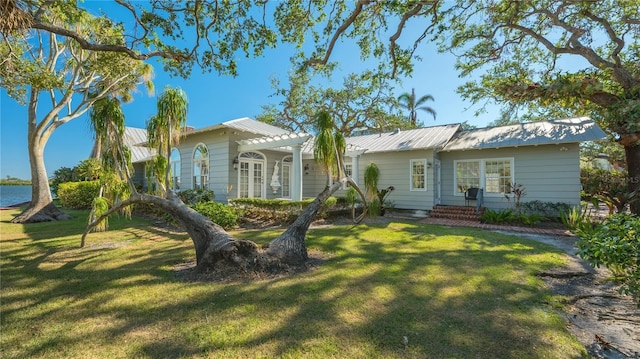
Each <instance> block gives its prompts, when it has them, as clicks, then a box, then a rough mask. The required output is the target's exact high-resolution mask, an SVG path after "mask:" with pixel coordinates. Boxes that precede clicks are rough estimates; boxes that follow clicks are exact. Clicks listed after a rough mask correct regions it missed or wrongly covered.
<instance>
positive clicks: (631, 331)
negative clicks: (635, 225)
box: [517, 233, 640, 359]
mask: <svg viewBox="0 0 640 359" xmlns="http://www.w3.org/2000/svg"><path fill="white" fill-rule="evenodd" d="M517 235H520V236H523V237H526V238H530V239H533V240H537V241H540V242H544V243H547V244H551V245H554V246H556V247H558V248H561V249H562V250H564V251H565V252H566V253H568V254H569V257H570V260H569V263H568V264H567V265H566V266H564V267H560V268H555V269H553V270H551V271H547V272H544V273H539V274H538V275H539V276H540V278H542V280H543V281H544V282H545V283H546V285H547V286H548V287H549V288H550V289H551V292H552V293H553V294H554V295H558V296H562V297H564V298H565V299H564V300H563V301H562V304H564V308H563V311H562V312H561V313H560V314H561V315H562V316H563V317H564V318H565V320H566V321H567V327H568V329H569V331H570V332H571V333H572V334H573V335H575V336H576V338H578V340H580V342H582V343H583V344H584V345H585V347H586V349H587V351H588V352H589V354H590V355H592V356H593V357H594V358H607V359H618V358H620V359H624V358H640V309H639V308H638V306H637V304H636V303H635V302H634V301H633V299H632V298H631V297H630V296H626V295H622V294H620V293H619V291H618V289H619V288H620V285H619V283H617V282H615V281H612V280H611V277H612V276H611V273H610V272H609V271H608V270H607V269H605V268H593V267H592V266H590V265H589V264H588V263H586V262H584V261H582V260H581V259H580V258H578V257H577V256H576V255H575V254H576V238H575V237H552V236H542V235H530V234H521V233H519V234H517Z"/></svg>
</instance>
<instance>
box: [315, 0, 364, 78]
mask: <svg viewBox="0 0 640 359" xmlns="http://www.w3.org/2000/svg"><path fill="white" fill-rule="evenodd" d="M371 2H372V0H358V2H357V3H356V8H355V9H354V10H353V12H351V15H349V17H348V18H346V19H345V21H344V22H343V23H342V25H340V27H338V29H337V30H336V32H335V33H334V34H333V37H332V38H331V41H330V42H329V46H328V47H327V51H326V52H325V54H324V58H322V59H309V60H307V62H306V65H307V66H311V67H314V66H317V65H326V64H327V62H328V61H329V57H331V53H332V52H333V48H334V46H335V44H336V42H337V41H338V39H339V38H340V36H341V35H342V33H344V32H345V31H346V30H347V28H349V26H351V25H352V24H353V22H354V21H355V20H356V18H358V15H359V14H360V13H361V12H362V9H363V8H364V6H365V5H368V4H370V3H371Z"/></svg>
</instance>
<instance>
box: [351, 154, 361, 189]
mask: <svg viewBox="0 0 640 359" xmlns="http://www.w3.org/2000/svg"><path fill="white" fill-rule="evenodd" d="M359 169H360V155H356V156H353V157H351V178H353V182H355V183H356V184H359V182H358V177H359V176H360V170H359Z"/></svg>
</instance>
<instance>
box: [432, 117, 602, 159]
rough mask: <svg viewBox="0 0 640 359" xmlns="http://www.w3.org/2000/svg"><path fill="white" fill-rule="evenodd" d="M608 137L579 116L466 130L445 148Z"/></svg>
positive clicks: (445, 149) (507, 145) (590, 122)
mask: <svg viewBox="0 0 640 359" xmlns="http://www.w3.org/2000/svg"><path fill="white" fill-rule="evenodd" d="M606 137H607V134H606V133H604V131H602V130H601V129H600V127H598V126H597V125H596V124H595V122H593V121H592V120H591V119H590V118H588V117H575V118H567V119H562V120H555V121H540V122H528V123H521V124H517V125H510V126H499V127H486V128H479V129H474V130H468V131H463V132H460V133H458V134H456V135H455V136H454V137H453V138H452V139H451V141H450V142H449V143H448V144H447V145H446V146H445V147H444V149H443V151H456V150H471V149H484V148H500V147H518V146H537V145H548V144H559V143H572V142H583V141H593V140H598V139H603V138H606Z"/></svg>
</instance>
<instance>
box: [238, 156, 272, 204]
mask: <svg viewBox="0 0 640 359" xmlns="http://www.w3.org/2000/svg"><path fill="white" fill-rule="evenodd" d="M239 165H240V166H239V169H240V173H239V174H238V175H239V178H238V189H239V197H241V198H243V197H244V198H246V197H249V198H265V197H266V191H265V189H266V187H265V183H264V176H265V174H264V168H265V167H264V165H265V160H264V156H262V155H261V154H259V153H256V152H247V153H243V154H242V155H240V164H239Z"/></svg>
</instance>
